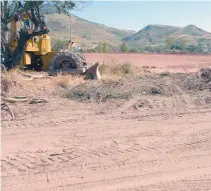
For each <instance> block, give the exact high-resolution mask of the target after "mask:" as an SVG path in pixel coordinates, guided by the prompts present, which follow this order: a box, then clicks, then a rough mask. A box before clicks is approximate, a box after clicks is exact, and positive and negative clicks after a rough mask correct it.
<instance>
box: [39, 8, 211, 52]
mask: <svg viewBox="0 0 211 191" xmlns="http://www.w3.org/2000/svg"><path fill="white" fill-rule="evenodd" d="M42 12H43V13H44V14H45V15H46V18H47V25H48V27H49V29H50V35H51V36H52V38H56V39H65V40H69V38H70V31H69V29H70V26H71V30H72V40H73V41H75V42H78V43H79V44H80V45H81V46H82V47H85V48H88V49H90V48H94V47H96V46H97V45H98V44H99V43H107V44H109V45H111V46H114V47H119V46H120V45H121V44H122V43H123V41H125V42H126V44H127V45H128V47H129V48H135V49H136V48H137V49H139V48H142V47H146V46H156V45H166V43H167V41H168V39H169V38H171V39H174V41H175V42H185V43H188V44H199V43H202V44H205V45H206V44H207V45H211V33H209V32H207V31H204V30H202V29H200V28H198V27H197V26H195V25H187V26H185V27H177V26H168V25H153V24H151V25H147V26H146V27H145V28H143V29H141V30H139V31H138V32H136V31H133V30H122V29H117V28H113V27H108V26H106V25H103V24H99V23H95V22H90V21H88V20H85V19H82V18H80V17H77V16H75V15H72V16H71V19H70V18H69V17H68V16H66V15H63V14H57V13H56V10H55V8H53V7H51V6H50V7H49V6H47V5H44V7H43V8H42Z"/></svg>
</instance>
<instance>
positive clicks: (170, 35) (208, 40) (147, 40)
mask: <svg viewBox="0 0 211 191" xmlns="http://www.w3.org/2000/svg"><path fill="white" fill-rule="evenodd" d="M168 39H174V41H177V42H185V43H189V44H198V43H204V44H210V45H211V33H209V32H206V31H204V30H202V29H200V28H198V27H196V26H194V25H188V26H185V27H174V26H165V25H148V26H146V27H145V28H143V29H142V30H140V31H138V32H137V33H135V34H133V35H131V36H128V37H126V38H124V40H125V41H126V42H127V44H128V45H129V46H131V47H136V48H137V47H143V46H147V45H158V44H160V45H164V44H166V43H167V41H168Z"/></svg>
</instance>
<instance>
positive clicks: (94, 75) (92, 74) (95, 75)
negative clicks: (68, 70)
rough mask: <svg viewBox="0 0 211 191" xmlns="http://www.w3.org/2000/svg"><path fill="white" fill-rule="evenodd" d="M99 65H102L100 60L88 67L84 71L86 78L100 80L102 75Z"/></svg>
mask: <svg viewBox="0 0 211 191" xmlns="http://www.w3.org/2000/svg"><path fill="white" fill-rule="evenodd" d="M99 66H100V64H99V62H96V63H95V64H94V65H92V66H90V67H89V68H87V69H86V71H85V72H84V74H85V75H86V79H96V80H100V79H101V77H102V76H101V74H100V72H99Z"/></svg>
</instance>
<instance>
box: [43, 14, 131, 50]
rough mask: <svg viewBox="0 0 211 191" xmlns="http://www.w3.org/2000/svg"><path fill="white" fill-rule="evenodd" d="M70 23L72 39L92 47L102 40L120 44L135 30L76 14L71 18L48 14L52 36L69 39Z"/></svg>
mask: <svg viewBox="0 0 211 191" xmlns="http://www.w3.org/2000/svg"><path fill="white" fill-rule="evenodd" d="M70 23H71V30H72V40H73V41H74V42H79V43H81V44H82V45H83V46H84V45H86V47H90V48H92V47H95V46H97V44H98V43H100V42H101V43H104V42H105V43H109V44H111V45H114V46H119V45H120V44H121V43H122V39H123V38H124V37H126V36H128V35H130V34H132V33H134V31H127V30H119V29H115V28H111V27H107V26H105V25H101V24H97V23H93V22H89V21H87V20H85V19H81V18H79V17H77V16H74V15H73V16H72V17H71V19H70V18H69V17H68V16H66V15H62V14H57V13H54V14H48V15H47V24H48V27H49V28H50V31H51V32H50V34H51V35H52V37H55V38H59V39H69V37H70V32H69V31H70V30H69V29H70Z"/></svg>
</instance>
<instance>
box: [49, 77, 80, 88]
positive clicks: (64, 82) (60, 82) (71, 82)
mask: <svg viewBox="0 0 211 191" xmlns="http://www.w3.org/2000/svg"><path fill="white" fill-rule="evenodd" d="M52 81H53V83H54V84H55V85H56V86H60V87H62V88H67V87H69V86H77V85H79V84H82V83H84V79H83V77H82V76H77V75H62V74H58V75H57V76H55V77H54V78H53V80H52Z"/></svg>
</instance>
